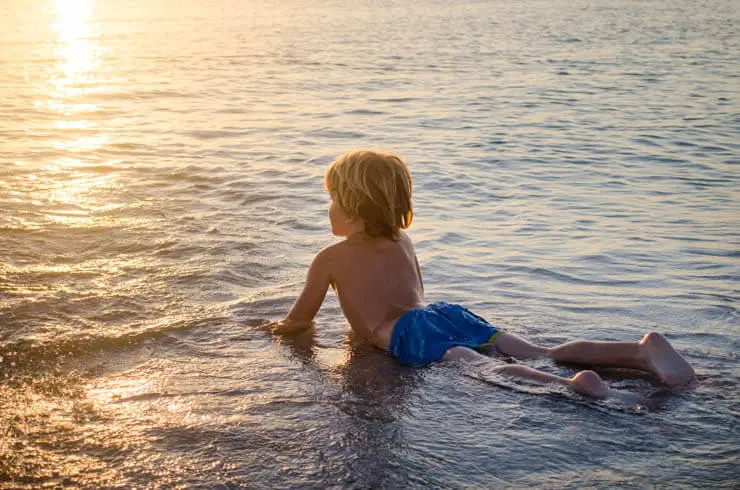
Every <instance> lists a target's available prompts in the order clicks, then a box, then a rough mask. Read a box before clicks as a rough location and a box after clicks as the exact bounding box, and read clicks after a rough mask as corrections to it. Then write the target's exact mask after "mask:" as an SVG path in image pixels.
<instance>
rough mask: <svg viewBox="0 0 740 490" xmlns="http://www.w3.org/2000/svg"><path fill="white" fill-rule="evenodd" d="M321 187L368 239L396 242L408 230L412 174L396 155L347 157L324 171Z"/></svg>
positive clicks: (366, 153) (361, 153)
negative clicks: (362, 224) (362, 227)
mask: <svg viewBox="0 0 740 490" xmlns="http://www.w3.org/2000/svg"><path fill="white" fill-rule="evenodd" d="M324 186H325V187H326V190H327V191H329V192H331V193H332V194H333V195H334V196H333V198H334V200H335V202H336V203H337V204H338V205H339V207H340V208H341V209H342V211H344V212H345V213H346V214H347V216H351V217H357V216H358V217H360V218H362V219H363V221H364V222H365V233H367V234H368V235H370V236H371V237H385V238H389V239H396V238H397V237H398V232H399V231H400V230H401V229H405V228H408V227H409V226H411V220H412V219H413V217H414V212H413V208H412V206H411V174H410V173H409V169H408V168H407V167H406V164H405V163H403V161H402V160H401V159H400V158H398V157H397V156H395V155H390V154H385V153H378V152H374V151H366V150H361V151H355V152H352V153H346V154H344V155H342V156H340V157H339V158H337V159H336V160H334V162H333V163H332V164H331V165H329V167H327V169H326V173H325V174H324Z"/></svg>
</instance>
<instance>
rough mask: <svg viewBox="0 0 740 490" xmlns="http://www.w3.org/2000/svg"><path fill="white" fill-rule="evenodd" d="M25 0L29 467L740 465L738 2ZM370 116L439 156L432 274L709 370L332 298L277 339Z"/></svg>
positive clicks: (207, 474)
mask: <svg viewBox="0 0 740 490" xmlns="http://www.w3.org/2000/svg"><path fill="white" fill-rule="evenodd" d="M4 6H5V8H4V9H3V12H2V13H0V16H2V25H3V26H4V28H3V29H2V30H0V47H1V49H0V66H2V68H3V73H4V76H3V77H2V78H0V95H1V96H2V104H0V116H1V117H0V135H1V136H2V142H3V144H2V145H1V146H0V240H1V244H0V361H1V363H0V369H1V370H2V371H1V372H2V378H3V380H2V381H0V487H2V488H37V487H40V486H44V485H46V486H51V487H54V486H59V487H61V486H70V487H74V486H79V487H85V488H99V487H104V488H131V487H140V488H239V487H244V486H251V487H256V488H269V487H317V488H325V487H327V486H337V487H348V488H370V487H372V488H414V487H417V488H480V487H493V488H498V487H507V488H508V487H531V486H537V487H548V488H561V487H584V486H585V487H593V488H615V487H625V488H626V487H629V488H633V487H651V486H656V487H714V488H721V487H725V488H733V487H737V484H738V480H739V479H740V474H739V472H738V469H737V468H738V456H739V455H740V454H739V451H738V440H739V439H738V419H739V417H740V413H739V412H738V409H737V407H738V402H739V401H740V397H738V394H737V393H738V391H737V386H738V380H739V379H740V369H738V362H737V361H738V354H737V352H738V346H739V344H740V330H739V329H738V324H739V323H740V322H739V315H738V304H737V302H738V296H739V294H738V284H739V282H740V281H739V280H738V279H739V277H740V261H738V257H740V252H739V250H740V227H739V226H738V225H739V224H740V223H739V221H740V219H739V217H740V206H739V205H738V202H740V200H739V199H738V197H739V195H738V194H739V192H738V189H740V187H739V186H738V183H739V182H740V173H739V171H738V164H740V156H739V152H738V150H739V149H740V145H738V143H737V141H738V134H740V117H739V116H738V114H740V111H739V110H738V108H739V104H738V102H739V101H740V88H739V87H740V85H738V75H739V74H738V70H737V61H736V60H737V56H738V53H739V52H740V49H739V48H740V41H739V39H740V38H739V37H738V30H737V25H738V20H740V19H739V15H738V7H737V3H736V2H732V1H719V0H717V1H701V2H689V1H676V2H658V1H646V2H632V1H622V0H617V1H609V2H606V1H600V0H599V1H588V2H586V1H576V2H565V1H560V0H558V1H553V2H540V1H522V2H506V1H493V2H476V1H470V2H464V1H454V2H438V1H434V0H415V1H413V2H406V3H400V2H389V1H369V0H368V1H355V2H351V1H349V0H334V1H330V2H323V1H318V0H288V1H286V2H280V3H279V4H278V3H276V2H268V1H264V0H254V1H250V2H235V1H234V2H230V1H227V0H216V1H213V2H209V3H207V4H206V3H204V2H196V1H194V0H186V1H184V2H180V3H179V4H178V6H177V7H173V6H172V4H171V2H163V1H161V0H149V1H146V2H145V1H143V0H130V1H127V2H113V1H112V0H97V1H89V2H87V1H83V0H80V1H76V0H67V1H65V0H59V1H57V2H56V3H54V2H45V1H42V0H39V1H36V2H31V3H29V2H21V1H19V0H10V1H9V2H6V3H5V4H4ZM358 147H373V148H381V149H386V150H391V151H394V152H398V153H400V154H401V155H402V156H403V157H404V158H405V159H406V160H407V161H408V163H409V166H410V168H411V171H412V173H413V176H414V183H415V205H416V215H415V220H414V224H413V226H412V228H411V230H410V235H411V236H412V238H413V239H414V240H415V242H416V246H417V252H418V255H419V260H420V262H421V266H422V271H423V273H424V276H425V285H426V289H427V300H429V301H437V300H446V301H454V302H461V303H463V304H465V305H466V306H468V307H470V308H471V309H473V310H474V311H476V312H477V313H479V314H481V315H483V316H486V317H487V318H488V319H489V320H490V321H491V322H493V323H495V324H496V325H498V326H501V327H503V328H506V329H508V330H510V331H513V332H516V333H519V334H521V335H524V336H527V337H529V338H531V339H533V340H535V341H537V342H541V343H543V344H547V345H553V344H555V343H557V342H561V341H565V340H569V339H572V338H576V337H584V338H590V339H604V340H633V339H635V340H636V339H639V338H640V336H641V334H642V333H644V332H646V331H649V330H657V331H660V332H663V333H665V334H666V335H667V337H668V338H669V339H670V340H671V342H672V343H673V344H674V345H675V346H676V347H677V348H678V350H680V351H681V352H682V353H683V354H684V355H685V356H686V358H687V359H688V360H689V361H690V362H691V363H692V364H693V365H694V367H695V368H696V371H697V379H696V380H695V382H693V383H692V384H691V386H689V387H688V388H687V389H686V390H684V391H681V392H678V393H672V392H669V391H667V390H665V389H662V388H661V387H660V386H659V385H657V384H655V383H654V382H653V381H652V380H650V379H648V378H646V377H644V376H639V375H636V374H635V373H624V372H621V373H619V372H603V373H602V374H604V376H605V377H606V378H608V379H609V380H610V382H611V383H612V384H613V386H615V387H617V388H620V389H627V390H632V391H635V392H637V393H639V394H640V395H642V396H644V397H645V400H644V402H642V403H640V404H635V405H630V404H619V403H617V402H593V401H588V400H585V399H583V398H581V397H579V396H576V395H572V394H568V393H564V392H562V391H559V390H557V389H555V388H552V387H537V386H529V385H526V384H523V383H519V382H513V381H510V380H504V379H497V378H495V377H493V376H491V375H490V374H487V373H479V372H475V370H472V369H471V368H466V367H464V366H455V365H434V366H431V367H429V368H426V369H409V368H404V367H401V366H400V365H398V364H397V363H396V362H395V361H394V360H392V359H390V358H388V357H387V356H386V355H385V354H383V353H382V352H379V351H377V350H376V349H374V348H373V347H371V346H369V345H367V344H366V343H364V342H363V341H362V340H361V339H357V338H355V337H354V336H353V335H351V333H350V332H349V330H348V327H347V325H346V324H345V322H344V320H343V317H342V316H341V311H340V310H339V307H338V303H337V301H336V298H334V297H333V296H330V297H328V298H327V301H326V302H325V305H324V307H323V308H322V310H321V312H320V314H319V316H318V318H317V326H316V331H315V333H313V334H312V335H307V336H304V337H301V338H298V339H282V340H279V339H275V338H272V337H271V336H270V335H269V334H267V333H266V332H265V331H264V330H263V329H262V328H261V326H263V325H264V324H265V323H267V322H268V321H271V320H276V319H279V318H280V317H281V315H283V314H285V312H286V311H287V309H288V308H289V307H290V305H291V303H292V300H293V298H294V296H295V294H296V293H297V292H298V291H299V290H300V287H301V284H302V281H303V275H304V273H305V269H306V267H307V265H308V263H309V262H310V260H311V257H312V255H313V254H314V253H315V252H316V251H317V250H318V249H319V248H321V247H322V246H325V245H327V244H330V243H332V241H333V238H332V237H331V236H330V233H329V227H328V223H327V220H326V217H325V212H326V206H327V201H326V197H325V195H324V192H323V190H322V175H323V170H324V168H325V166H326V165H327V164H328V163H329V162H330V161H331V160H332V159H333V158H334V157H335V156H336V155H338V154H340V153H342V152H344V151H347V150H351V149H356V148H358ZM529 364H530V365H533V366H535V367H538V368H541V369H544V370H547V371H549V372H552V373H556V374H561V375H570V374H572V373H574V372H575V371H576V369H575V367H573V366H560V365H553V364H551V363H547V362H543V361H538V362H533V363H529Z"/></svg>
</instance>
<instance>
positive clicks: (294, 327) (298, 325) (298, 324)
mask: <svg viewBox="0 0 740 490" xmlns="http://www.w3.org/2000/svg"><path fill="white" fill-rule="evenodd" d="M312 326H313V320H289V319H287V318H286V319H284V320H280V321H279V322H274V323H270V324H269V325H267V328H268V329H269V330H270V333H273V334H276V335H281V334H291V333H300V332H303V331H304V330H307V329H309V328H311V327H312Z"/></svg>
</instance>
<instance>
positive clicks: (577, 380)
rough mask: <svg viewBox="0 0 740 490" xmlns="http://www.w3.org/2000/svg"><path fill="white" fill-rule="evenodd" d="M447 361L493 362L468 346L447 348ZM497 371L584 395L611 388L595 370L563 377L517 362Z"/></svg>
mask: <svg viewBox="0 0 740 490" xmlns="http://www.w3.org/2000/svg"><path fill="white" fill-rule="evenodd" d="M442 359H443V360H445V361H457V360H465V361H472V362H475V363H478V364H483V363H488V364H490V363H491V362H493V361H492V360H491V358H489V357H487V356H484V355H483V354H480V353H478V352H476V351H474V350H472V349H468V348H467V347H461V346H458V347H452V348H450V349H447V352H445V355H444V357H443V358H442ZM494 371H495V372H497V373H501V374H504V375H506V376H513V377H516V378H521V379H526V380H530V381H536V382H538V383H544V384H547V383H553V384H558V385H561V386H566V387H568V388H570V389H572V390H573V391H575V392H577V393H581V394H583V395H588V396H593V397H596V398H606V397H607V396H608V395H609V394H610V391H609V388H608V387H607V386H606V383H604V382H603V381H602V380H601V378H600V377H599V375H598V374H596V373H595V372H593V371H581V372H579V373H578V374H576V375H575V376H573V377H572V378H570V379H568V378H563V377H561V376H555V375H554V374H550V373H546V372H543V371H538V370H536V369H532V368H530V367H527V366H521V365H517V364H504V365H497V366H496V367H495V368H494Z"/></svg>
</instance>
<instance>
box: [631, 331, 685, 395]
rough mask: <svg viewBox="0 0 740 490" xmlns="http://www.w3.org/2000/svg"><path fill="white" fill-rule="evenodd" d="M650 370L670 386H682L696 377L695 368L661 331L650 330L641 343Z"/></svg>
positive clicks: (643, 358) (640, 346)
mask: <svg viewBox="0 0 740 490" xmlns="http://www.w3.org/2000/svg"><path fill="white" fill-rule="evenodd" d="M639 348H640V355H641V356H642V361H643V362H644V363H645V367H646V369H647V370H648V371H650V372H651V373H653V374H654V375H655V376H657V377H658V378H659V379H660V380H661V381H662V382H663V383H665V384H667V385H668V386H673V387H677V386H682V385H685V384H686V383H688V382H689V381H691V378H693V377H694V370H693V368H692V367H691V366H689V363H688V362H686V361H685V360H684V358H683V357H681V355H680V354H679V353H678V352H676V351H675V350H673V347H672V346H671V344H670V343H668V341H667V340H666V339H665V337H663V336H662V335H660V334H659V333H655V332H650V333H649V334H647V335H645V337H643V338H642V340H641V341H640V344H639Z"/></svg>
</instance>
